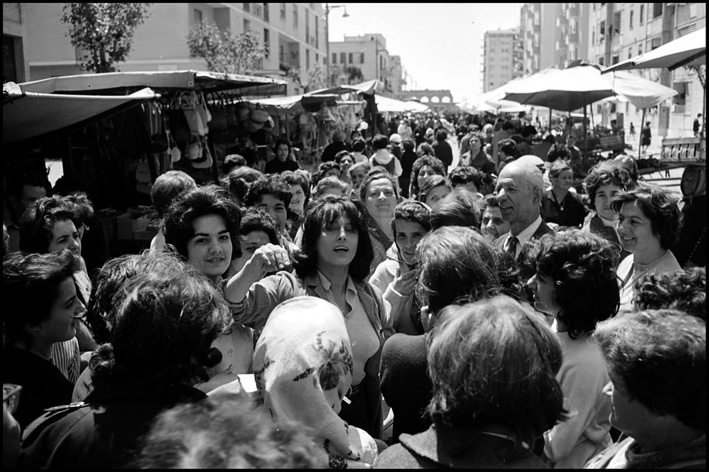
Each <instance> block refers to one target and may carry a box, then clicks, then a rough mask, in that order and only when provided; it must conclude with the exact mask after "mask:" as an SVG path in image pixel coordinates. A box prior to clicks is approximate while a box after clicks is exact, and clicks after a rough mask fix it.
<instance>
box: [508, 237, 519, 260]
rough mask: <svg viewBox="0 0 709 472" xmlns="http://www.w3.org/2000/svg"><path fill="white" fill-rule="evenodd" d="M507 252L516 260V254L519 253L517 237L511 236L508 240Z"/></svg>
mask: <svg viewBox="0 0 709 472" xmlns="http://www.w3.org/2000/svg"><path fill="white" fill-rule="evenodd" d="M505 250H506V251H507V253H508V254H509V255H510V256H512V257H513V258H516V253H517V236H512V235H510V236H509V237H508V238H507V241H506V243H505Z"/></svg>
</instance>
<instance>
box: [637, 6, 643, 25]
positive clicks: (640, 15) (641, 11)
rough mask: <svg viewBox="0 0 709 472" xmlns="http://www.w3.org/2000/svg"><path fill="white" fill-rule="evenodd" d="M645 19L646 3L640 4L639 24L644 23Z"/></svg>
mask: <svg viewBox="0 0 709 472" xmlns="http://www.w3.org/2000/svg"><path fill="white" fill-rule="evenodd" d="M644 20H645V5H640V14H639V15H638V24H639V25H642V24H643V21H644Z"/></svg>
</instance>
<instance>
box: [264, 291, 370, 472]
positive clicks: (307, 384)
mask: <svg viewBox="0 0 709 472" xmlns="http://www.w3.org/2000/svg"><path fill="white" fill-rule="evenodd" d="M254 368H255V374H254V377H255V379H256V388H257V398H258V400H257V401H258V403H259V404H261V405H263V408H264V409H265V410H267V411H268V412H269V413H270V414H271V415H272V416H273V418H274V420H276V421H277V422H281V421H284V420H285V421H287V422H297V423H300V424H301V425H302V426H303V427H304V428H306V429H307V430H308V431H310V432H311V433H312V435H313V436H314V439H315V442H316V444H317V445H319V446H320V447H321V448H322V449H323V450H324V451H325V452H326V453H327V455H328V465H329V467H330V468H333V469H340V468H369V467H371V465H372V463H373V462H374V459H375V458H376V456H377V444H376V442H375V441H374V439H372V437H371V436H370V435H369V434H367V433H366V432H365V431H363V430H362V429H360V428H357V427H355V426H352V425H348V424H347V423H346V422H345V421H344V420H343V419H342V418H340V417H339V416H338V413H339V412H340V409H341V403H342V401H343V400H344V401H345V402H347V401H349V399H347V398H346V395H347V394H348V392H349V390H350V387H351V385H352V369H353V360H352V347H351V344H350V339H349V335H348V334H347V326H345V320H344V317H343V316H342V313H341V312H340V310H339V309H338V308H337V307H336V306H335V305H333V304H331V303H329V302H327V301H325V300H322V299H320V298H317V297H309V296H302V297H296V298H293V299H290V300H287V301H285V302H283V303H281V304H280V305H278V306H277V307H276V308H275V309H274V310H273V312H271V315H270V316H269V318H268V321H266V325H265V326H264V329H263V332H262V333H261V336H260V337H259V340H258V342H257V344H256V354H255V357H254Z"/></svg>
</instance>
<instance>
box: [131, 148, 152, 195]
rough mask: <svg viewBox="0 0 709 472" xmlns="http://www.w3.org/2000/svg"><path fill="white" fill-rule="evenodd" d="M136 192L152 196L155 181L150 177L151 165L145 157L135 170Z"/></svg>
mask: <svg viewBox="0 0 709 472" xmlns="http://www.w3.org/2000/svg"><path fill="white" fill-rule="evenodd" d="M135 181H136V191H138V192H140V193H142V194H146V195H150V189H151V188H152V187H153V179H152V176H151V175H150V165H149V164H148V158H146V157H144V158H142V159H141V160H140V162H138V166H137V167H136V168H135Z"/></svg>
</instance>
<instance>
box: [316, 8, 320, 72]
mask: <svg viewBox="0 0 709 472" xmlns="http://www.w3.org/2000/svg"><path fill="white" fill-rule="evenodd" d="M315 49H320V22H319V21H318V17H317V15H316V16H315ZM315 62H318V61H315Z"/></svg>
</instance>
